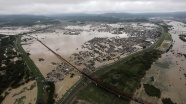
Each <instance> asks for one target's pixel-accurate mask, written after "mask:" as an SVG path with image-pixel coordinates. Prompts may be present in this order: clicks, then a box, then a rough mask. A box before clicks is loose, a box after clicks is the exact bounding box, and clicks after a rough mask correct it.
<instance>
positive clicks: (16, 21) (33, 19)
mask: <svg viewBox="0 0 186 104" xmlns="http://www.w3.org/2000/svg"><path fill="white" fill-rule="evenodd" d="M0 22H1V24H0V27H1V26H33V25H48V24H50V25H51V24H57V23H59V22H58V21H57V20H55V19H53V18H49V17H45V16H34V15H4V16H0Z"/></svg>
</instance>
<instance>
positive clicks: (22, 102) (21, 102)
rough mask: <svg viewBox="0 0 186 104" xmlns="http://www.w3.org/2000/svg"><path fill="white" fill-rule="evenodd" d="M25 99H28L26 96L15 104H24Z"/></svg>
mask: <svg viewBox="0 0 186 104" xmlns="http://www.w3.org/2000/svg"><path fill="white" fill-rule="evenodd" d="M25 99H26V96H22V97H21V98H18V99H16V100H15V102H14V104H24V100H25Z"/></svg>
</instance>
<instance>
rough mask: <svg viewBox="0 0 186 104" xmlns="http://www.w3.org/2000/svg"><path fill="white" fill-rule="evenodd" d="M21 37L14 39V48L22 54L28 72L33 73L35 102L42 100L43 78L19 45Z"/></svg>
mask: <svg viewBox="0 0 186 104" xmlns="http://www.w3.org/2000/svg"><path fill="white" fill-rule="evenodd" d="M20 42H21V35H18V36H17V37H16V42H15V44H16V48H17V50H19V51H20V52H21V53H22V58H23V60H24V61H25V62H26V64H27V66H28V67H29V70H30V71H31V72H32V73H33V75H34V76H35V78H36V79H37V88H38V92H37V101H38V100H42V99H43V83H44V82H45V78H44V77H43V75H42V74H41V72H40V71H39V69H38V68H37V66H36V65H35V64H34V62H33V61H32V60H31V59H30V57H29V56H28V54H27V53H26V52H25V50H24V49H23V48H22V46H21V44H20Z"/></svg>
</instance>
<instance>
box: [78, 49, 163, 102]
mask: <svg viewBox="0 0 186 104" xmlns="http://www.w3.org/2000/svg"><path fill="white" fill-rule="evenodd" d="M161 53H162V52H161V51H159V50H151V51H149V52H145V53H144V54H142V55H139V56H137V57H133V58H132V59H131V60H129V61H126V62H123V61H121V62H120V63H116V64H114V65H113V66H111V67H109V68H108V70H109V71H107V72H105V73H104V74H103V75H101V76H100V77H98V78H97V79H98V80H100V81H101V82H103V83H104V84H105V86H112V88H114V89H113V90H116V89H117V90H119V91H120V92H121V93H126V94H128V95H130V96H132V95H133V93H134V91H135V90H136V89H137V88H139V87H140V82H141V79H142V78H143V76H144V75H145V73H146V71H147V70H148V69H149V68H150V67H151V64H152V63H153V62H154V61H155V60H157V59H158V58H159V57H160V56H161ZM108 93H109V92H106V91H104V90H102V89H100V88H98V87H94V86H93V85H88V87H86V88H85V89H84V90H83V91H82V92H80V93H79V95H78V99H80V100H86V101H89V102H91V103H93V104H97V103H99V104H100V103H101V104H108V102H111V101H112V102H113V103H115V104H116V103H117V104H118V101H119V102H123V103H124V102H125V103H126V102H127V101H126V100H121V99H119V98H118V97H117V96H116V95H115V96H114V95H113V94H112V95H110V94H108ZM112 99H115V100H112ZM115 101H116V102H115ZM128 103H129V101H128Z"/></svg>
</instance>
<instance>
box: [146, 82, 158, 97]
mask: <svg viewBox="0 0 186 104" xmlns="http://www.w3.org/2000/svg"><path fill="white" fill-rule="evenodd" d="M143 86H144V89H145V92H146V93H147V95H149V96H155V97H158V98H160V96H161V91H160V90H159V89H158V88H156V87H154V86H153V85H149V84H143Z"/></svg>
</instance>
